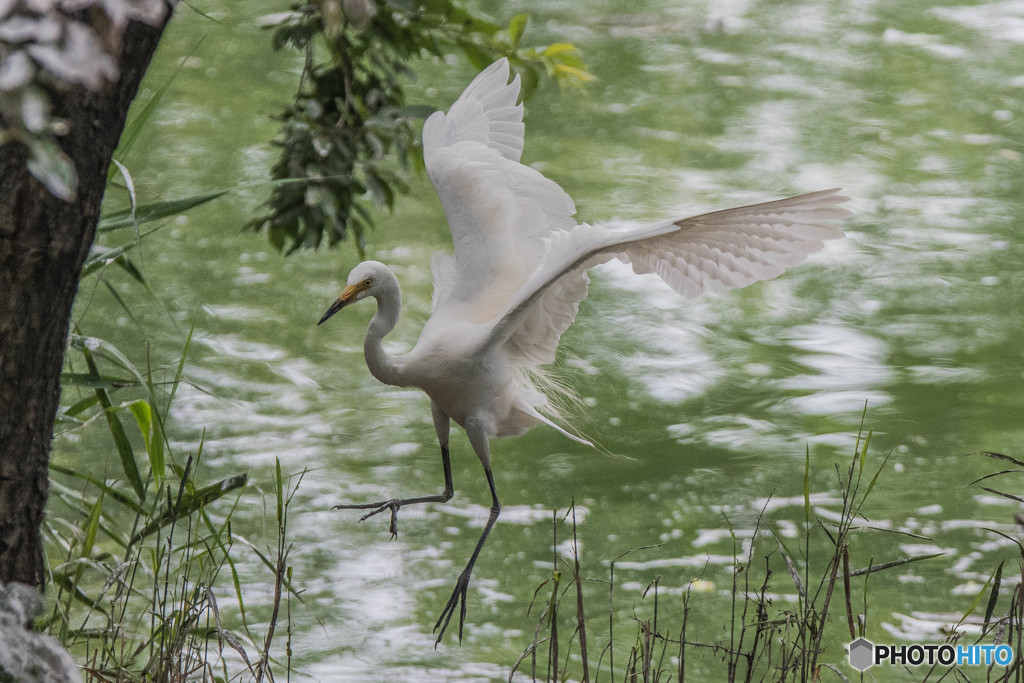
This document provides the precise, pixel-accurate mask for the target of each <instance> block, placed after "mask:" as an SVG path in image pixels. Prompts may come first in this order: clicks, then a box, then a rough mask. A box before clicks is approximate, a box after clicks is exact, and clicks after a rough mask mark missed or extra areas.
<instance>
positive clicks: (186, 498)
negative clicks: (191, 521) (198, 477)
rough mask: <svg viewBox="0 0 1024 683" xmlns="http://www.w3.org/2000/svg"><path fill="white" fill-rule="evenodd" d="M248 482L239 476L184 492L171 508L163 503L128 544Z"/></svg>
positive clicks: (243, 475) (245, 478)
mask: <svg viewBox="0 0 1024 683" xmlns="http://www.w3.org/2000/svg"><path fill="white" fill-rule="evenodd" d="M248 480H249V475H247V474H239V475H237V476H234V477H229V478H227V479H223V480H221V481H219V482H217V483H216V484H210V485H209V486H205V487H203V488H201V489H199V490H197V491H194V492H193V491H184V492H183V493H182V495H181V501H180V503H178V504H176V505H173V506H171V507H168V506H167V504H166V503H165V504H164V505H163V506H162V507H161V511H160V514H159V515H158V516H157V517H156V518H155V519H153V520H152V521H150V522H149V524H147V525H146V526H144V527H143V528H142V529H141V530H140V531H138V532H137V533H136V534H135V535H134V536H132V538H131V540H130V541H129V544H130V545H135V544H136V543H138V542H139V541H141V540H142V539H143V538H145V537H146V536H149V535H150V534H152V533H154V532H155V531H157V530H159V529H162V528H163V527H165V526H167V525H168V524H170V523H172V522H174V521H175V520H177V519H181V518H183V517H188V516H189V515H191V514H192V513H193V512H195V511H196V510H198V509H199V508H201V507H203V506H204V505H208V504H210V503H212V502H213V501H215V500H217V499H218V498H220V497H222V496H225V495H227V494H228V493H231V492H232V491H234V490H235V489H238V488H241V487H243V486H245V484H246V482H247V481H248Z"/></svg>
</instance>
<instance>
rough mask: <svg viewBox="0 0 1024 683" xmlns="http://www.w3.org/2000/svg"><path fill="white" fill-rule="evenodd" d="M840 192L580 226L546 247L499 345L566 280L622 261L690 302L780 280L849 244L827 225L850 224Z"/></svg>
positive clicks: (498, 334)
mask: <svg viewBox="0 0 1024 683" xmlns="http://www.w3.org/2000/svg"><path fill="white" fill-rule="evenodd" d="M838 191H839V190H838V189H832V190H822V191H820V192H811V193H809V194H803V195H799V196H796V197H789V198H787V199H780V200H778V201H773V202H766V203H764V204H753V205H751V206H742V207H738V208H735V209H726V210H724V211H715V212H712V213H706V214H702V215H700V216H693V217H691V218H684V219H682V220H678V221H673V222H670V223H663V224H656V225H652V226H646V227H643V228H640V229H637V230H631V231H611V230H605V229H603V228H599V227H593V226H589V225H580V226H579V227H577V228H576V229H574V230H571V231H560V232H558V233H555V234H553V235H552V236H551V237H550V238H549V239H548V240H547V241H546V248H545V251H546V253H547V256H546V258H545V259H544V261H543V262H542V263H541V264H539V265H538V267H537V268H536V270H535V271H534V272H533V274H532V275H531V276H530V278H529V279H528V280H527V282H526V283H525V284H524V285H523V287H522V288H521V289H520V290H519V293H518V294H517V295H516V297H515V299H514V300H513V302H512V303H511V304H510V305H509V307H508V308H507V309H506V310H505V311H504V312H503V313H502V315H501V316H500V318H499V319H498V320H496V321H495V326H494V331H493V333H492V343H506V342H507V340H508V339H509V338H510V337H512V336H513V335H515V334H516V332H517V330H519V329H520V328H521V327H522V325H523V324H524V321H526V320H528V319H529V318H530V317H531V315H532V314H533V311H534V309H535V308H536V307H537V306H538V304H539V303H540V302H541V301H543V299H544V298H545V296H546V292H547V291H548V289H549V288H550V287H551V286H552V285H553V284H557V283H558V282H560V281H561V280H562V278H565V277H567V276H571V275H573V274H575V273H578V272H581V271H583V270H585V269H587V268H590V267H591V266H594V265H597V264H599V263H604V262H605V261H609V260H611V259H612V258H616V257H617V258H618V259H619V260H621V261H624V262H626V263H631V264H632V265H633V270H634V271H635V272H637V273H657V274H658V275H659V276H660V277H661V278H662V279H663V280H664V281H665V282H666V283H668V284H669V285H670V286H671V287H672V288H673V289H674V290H676V291H677V292H679V293H680V294H682V295H683V296H687V297H693V296H697V295H698V294H700V293H701V292H705V291H711V292H722V291H725V290H728V289H733V288H735V287H744V286H746V285H748V284H750V283H752V282H756V281H758V280H766V279H769V278H773V277H775V276H777V275H779V274H780V273H782V272H783V271H784V270H786V269H787V268H789V267H791V266H795V265H797V264H798V263H802V262H803V261H804V260H805V259H806V258H807V257H808V256H809V255H810V254H812V253H814V252H816V251H818V250H820V249H821V248H822V247H823V246H824V244H823V241H824V240H830V239H837V238H839V237H842V236H843V232H842V230H840V229H839V228H836V227H834V226H832V225H829V224H828V221H831V220H836V219H840V218H847V217H849V216H850V215H851V214H850V212H849V211H847V210H845V209H842V208H840V207H839V206H838V205H839V204H841V203H842V202H845V201H847V197H844V196H842V195H840V194H837V193H838Z"/></svg>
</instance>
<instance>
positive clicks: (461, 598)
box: [434, 567, 473, 650]
mask: <svg viewBox="0 0 1024 683" xmlns="http://www.w3.org/2000/svg"><path fill="white" fill-rule="evenodd" d="M472 571H473V570H472V568H471V567H466V568H465V569H464V570H463V571H462V573H461V574H459V580H458V581H456V582H455V590H453V591H452V596H451V597H450V598H448V604H447V605H445V606H444V610H443V611H442V612H441V616H439V617H438V618H437V623H436V624H434V631H437V629H438V628H440V629H441V632H440V633H438V634H437V640H435V641H434V649H435V650H436V649H437V646H438V645H439V644H440V643H441V638H443V637H444V632H445V630H447V628H448V622H450V621H451V620H452V615H453V614H455V608H456V607H459V644H460V645H461V644H462V626H463V624H465V623H466V591H467V590H468V589H469V576H470V574H471V573H472ZM442 622H443V623H442Z"/></svg>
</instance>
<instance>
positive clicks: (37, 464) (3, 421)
mask: <svg viewBox="0 0 1024 683" xmlns="http://www.w3.org/2000/svg"><path fill="white" fill-rule="evenodd" d="M171 14H172V12H168V13H167V17H166V18H165V19H164V21H163V22H161V23H160V24H159V25H157V26H148V25H145V24H141V23H137V22H133V23H131V24H129V26H128V27H127V28H126V30H125V33H124V36H123V39H122V43H121V46H122V47H121V53H120V57H119V58H118V63H119V66H120V74H119V76H118V78H117V80H116V81H115V82H113V83H109V84H108V85H107V86H106V87H105V88H103V89H102V90H100V91H97V92H90V91H88V90H86V89H85V88H83V87H81V86H75V87H72V88H70V89H68V90H67V91H65V92H62V93H59V94H57V95H56V96H55V97H54V99H53V105H54V112H53V113H54V115H55V116H58V117H62V118H64V119H66V120H67V121H68V122H69V124H70V132H69V133H68V134H67V135H66V136H64V137H63V138H61V147H62V148H63V149H64V151H65V152H66V153H67V154H68V156H69V157H70V158H71V160H72V161H73V163H74V165H75V168H76V170H77V172H78V194H77V199H76V200H75V201H74V202H72V203H68V202H65V201H62V200H60V199H57V198H56V197H54V196H53V195H51V194H50V193H49V192H48V191H47V190H46V188H45V187H43V185H42V184H40V183H39V182H38V181H37V180H36V179H35V178H33V177H32V176H31V175H30V174H29V173H28V172H27V171H26V170H25V160H26V159H25V157H26V150H25V149H24V147H23V146H21V145H20V144H18V143H9V144H6V145H3V146H0V582H10V581H19V582H22V583H27V584H32V585H36V586H39V587H42V585H43V583H44V564H43V546H42V537H41V533H40V525H41V524H42V521H43V515H44V507H45V505H46V496H47V489H48V480H47V477H48V462H49V455H50V442H51V440H52V437H53V424H54V418H55V416H56V412H57V407H58V402H59V400H60V372H61V366H62V362H63V358H64V350H65V347H66V345H67V336H68V325H69V320H70V317H71V306H72V303H73V302H74V299H75V293H76V291H77V289H78V279H79V276H80V275H81V271H82V264H83V262H84V261H85V258H86V256H87V255H88V253H89V248H90V247H91V246H92V242H93V238H94V236H95V233H96V222H97V220H98V218H99V213H100V200H101V199H102V198H103V190H104V188H105V186H106V179H107V169H108V167H109V165H110V160H111V157H112V156H113V153H114V149H115V148H116V147H117V143H118V140H119V138H120V137H121V132H122V130H123V129H124V124H125V118H126V116H127V113H128V107H129V105H131V102H132V100H133V99H134V97H135V94H136V92H137V91H138V88H139V83H140V81H141V80H142V76H143V74H144V73H145V71H146V68H147V67H148V66H149V62H150V59H151V58H152V56H153V53H154V51H155V50H156V46H157V43H158V42H159V40H160V36H161V35H162V34H163V30H164V27H165V26H166V23H167V21H168V20H169V18H170V15H171Z"/></svg>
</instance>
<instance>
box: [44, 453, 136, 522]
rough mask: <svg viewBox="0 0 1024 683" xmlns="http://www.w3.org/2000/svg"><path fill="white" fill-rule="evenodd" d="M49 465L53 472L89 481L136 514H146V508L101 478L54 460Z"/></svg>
mask: <svg viewBox="0 0 1024 683" xmlns="http://www.w3.org/2000/svg"><path fill="white" fill-rule="evenodd" d="M49 466H50V470H51V471H53V472H59V473H60V474H66V475H68V476H69V477H75V478H76V479H81V480H82V481H87V482H89V483H90V484H92V485H93V486H95V487H96V488H98V489H99V490H100V491H102V492H103V495H105V496H108V497H110V498H113V499H114V500H115V501H117V502H118V503H120V504H121V505H124V506H125V507H126V508H128V509H129V510H131V511H132V512H134V513H136V514H139V515H144V514H146V510H145V509H144V508H143V507H142V506H141V505H139V504H138V503H136V502H135V501H134V500H132V499H131V498H129V497H128V496H126V495H125V494H123V493H121V492H120V491H118V490H117V489H115V488H114V487H112V486H110V485H109V484H107V483H106V482H104V481H100V480H99V479H96V478H95V477H92V476H90V475H88V474H85V473H84V472H78V471H77V470H73V469H71V468H70V467H64V466H63V465H58V464H56V463H54V462H53V461H51V462H50V465H49Z"/></svg>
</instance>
